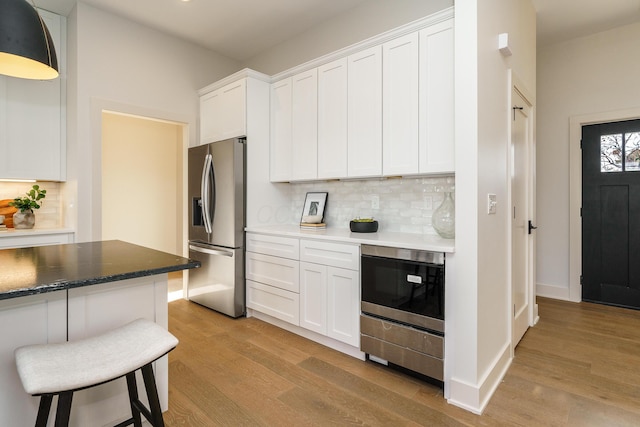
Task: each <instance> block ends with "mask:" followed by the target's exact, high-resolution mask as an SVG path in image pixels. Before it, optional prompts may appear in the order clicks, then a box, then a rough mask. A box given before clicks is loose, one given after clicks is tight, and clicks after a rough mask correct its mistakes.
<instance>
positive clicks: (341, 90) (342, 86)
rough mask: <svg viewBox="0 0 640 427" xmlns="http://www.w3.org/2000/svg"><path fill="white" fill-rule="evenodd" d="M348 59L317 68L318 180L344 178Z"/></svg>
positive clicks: (345, 168) (345, 171)
mask: <svg viewBox="0 0 640 427" xmlns="http://www.w3.org/2000/svg"><path fill="white" fill-rule="evenodd" d="M347 105H348V104H347V59H346V58H342V59H338V60H337V61H333V62H330V63H328V64H326V65H323V66H321V67H318V178H319V179H332V178H342V177H345V176H347Z"/></svg>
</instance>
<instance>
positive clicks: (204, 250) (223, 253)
mask: <svg viewBox="0 0 640 427" xmlns="http://www.w3.org/2000/svg"><path fill="white" fill-rule="evenodd" d="M189 249H191V250H192V251H195V252H200V253H203V254H208V255H221V256H228V257H233V252H231V251H225V250H222V249H209V248H203V247H202V246H196V245H189Z"/></svg>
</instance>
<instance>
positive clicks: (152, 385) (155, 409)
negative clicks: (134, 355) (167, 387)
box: [142, 363, 164, 427]
mask: <svg viewBox="0 0 640 427" xmlns="http://www.w3.org/2000/svg"><path fill="white" fill-rule="evenodd" d="M142 378H143V379H144V388H145V390H146V391H147V398H148V399H149V409H150V410H151V418H152V419H150V420H149V422H151V424H152V425H153V427H164V420H163V419H162V409H160V399H159V398H158V389H157V387H156V379H155V377H154V376H153V367H152V366H151V363H149V364H147V365H144V366H143V367H142Z"/></svg>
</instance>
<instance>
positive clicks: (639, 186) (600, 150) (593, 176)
mask: <svg viewBox="0 0 640 427" xmlns="http://www.w3.org/2000/svg"><path fill="white" fill-rule="evenodd" d="M638 233H640V120H637V119H636V120H627V121H618V122H609V123H600V124H592V125H585V126H583V127H582V278H581V282H582V300H583V301H590V302H596V303H602V304H608V305H616V306H621V307H627V308H635V309H640V262H639V261H640V241H638V239H635V238H634V237H635V236H637V235H638Z"/></svg>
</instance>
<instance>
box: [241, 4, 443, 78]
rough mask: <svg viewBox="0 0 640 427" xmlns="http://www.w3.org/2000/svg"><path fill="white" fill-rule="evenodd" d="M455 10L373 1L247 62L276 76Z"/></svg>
mask: <svg viewBox="0 0 640 427" xmlns="http://www.w3.org/2000/svg"><path fill="white" fill-rule="evenodd" d="M451 6H453V0H429V1H425V0H393V1H390V0H369V1H366V2H364V3H362V4H361V5H360V6H356V7H354V8H353V9H351V10H349V11H347V12H346V13H343V14H341V15H339V16H337V17H335V18H332V19H329V20H327V21H325V22H323V23H322V24H320V25H318V26H316V27H313V28H311V29H309V30H308V31H306V32H304V33H302V34H300V35H298V36H297V37H294V38H292V39H290V40H287V41H286V42H284V43H281V44H280V45H278V46H276V47H274V48H272V49H269V50H267V51H265V52H262V53H261V54H259V55H256V56H255V57H253V58H251V59H249V60H247V61H245V62H244V63H243V66H244V67H248V68H252V69H254V70H257V71H260V72H262V73H265V74H269V75H273V74H277V73H279V72H281V71H284V70H287V69H289V68H292V67H294V66H296V65H300V64H302V63H305V62H307V61H310V60H312V59H315V58H318V57H320V56H322V55H326V54H328V53H330V52H333V51H336V50H338V49H341V48H344V47H347V46H350V45H352V44H354V43H357V42H360V41H362V40H366V39H368V38H370V37H373V36H376V35H378V34H380V33H383V32H385V31H388V30H391V29H393V28H396V27H399V26H401V25H403V24H406V23H409V22H411V21H415V20H417V19H420V18H422V17H425V16H427V15H431V14H432V13H434V12H438V11H440V10H443V9H446V8H448V7H451Z"/></svg>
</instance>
